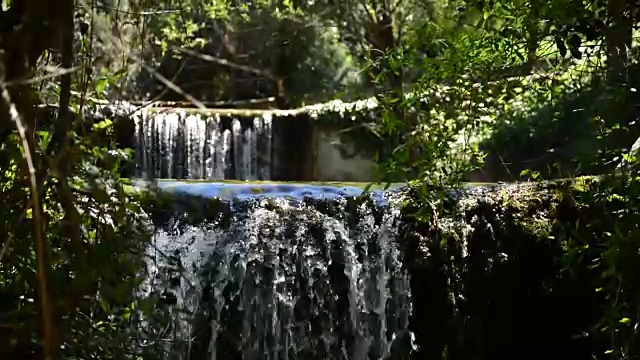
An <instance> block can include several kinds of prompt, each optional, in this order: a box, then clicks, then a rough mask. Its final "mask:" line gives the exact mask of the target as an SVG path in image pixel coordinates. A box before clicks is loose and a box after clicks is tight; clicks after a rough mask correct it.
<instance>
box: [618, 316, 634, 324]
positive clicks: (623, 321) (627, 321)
mask: <svg viewBox="0 0 640 360" xmlns="http://www.w3.org/2000/svg"><path fill="white" fill-rule="evenodd" d="M631 322H632V321H631V319H629V318H628V317H625V318H622V319H620V324H625V325H629V324H631Z"/></svg>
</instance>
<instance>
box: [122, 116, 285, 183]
mask: <svg viewBox="0 0 640 360" xmlns="http://www.w3.org/2000/svg"><path fill="white" fill-rule="evenodd" d="M133 118H134V121H135V134H134V136H135V164H136V171H135V175H136V177H140V178H164V179H167V178H170V179H209V180H223V179H237V180H269V179H271V169H272V161H271V159H272V142H273V139H272V127H271V123H272V121H271V116H270V114H269V113H266V114H265V115H263V116H261V117H256V118H254V119H253V120H252V121H251V122H249V123H248V124H244V126H243V123H242V122H241V121H240V120H239V119H236V118H234V119H232V120H231V121H230V123H229V124H227V122H223V121H222V119H221V118H220V116H219V115H217V114H215V115H213V114H209V115H201V114H187V113H186V112H185V111H171V112H156V111H139V112H137V113H135V114H134V117H133Z"/></svg>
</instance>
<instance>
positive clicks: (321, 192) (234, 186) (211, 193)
mask: <svg viewBox="0 0 640 360" xmlns="http://www.w3.org/2000/svg"><path fill="white" fill-rule="evenodd" d="M157 186H158V188H159V189H160V190H162V191H170V192H179V193H185V194H189V195H195V196H202V197H207V198H213V197H217V198H238V199H247V198H255V197H281V198H296V199H303V198H306V197H313V198H337V197H353V196H360V195H363V193H364V191H365V190H366V188H367V186H368V184H367V183H363V184H349V185H346V184H344V183H342V184H341V183H336V184H314V183H268V182H263V183H231V182H185V181H158V182H157ZM400 186H401V185H395V186H392V187H390V190H392V189H397V188H399V187H400ZM369 192H371V193H372V194H373V195H374V196H375V197H379V196H383V193H384V191H383V190H382V189H381V188H380V187H371V188H370V189H369Z"/></svg>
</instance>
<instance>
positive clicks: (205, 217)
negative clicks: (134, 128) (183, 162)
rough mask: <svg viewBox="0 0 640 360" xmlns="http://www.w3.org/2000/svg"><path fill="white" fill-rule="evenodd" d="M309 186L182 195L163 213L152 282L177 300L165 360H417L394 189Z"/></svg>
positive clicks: (148, 285) (172, 304) (154, 251)
mask: <svg viewBox="0 0 640 360" xmlns="http://www.w3.org/2000/svg"><path fill="white" fill-rule="evenodd" d="M187 187H188V186H187ZM290 187H291V186H290ZM306 188H307V189H309V188H313V187H310V186H307V187H306ZM318 188H321V187H318ZM311 191H312V192H314V191H315V194H314V195H312V196H304V197H301V196H289V197H287V196H280V195H279V196H277V197H270V196H269V194H268V193H267V194H264V193H263V194H259V195H248V196H245V197H244V198H242V197H236V198H235V199H234V200H228V201H227V200H221V199H210V198H209V199H207V198H204V197H201V198H194V197H193V195H188V194H179V196H177V197H176V199H183V200H184V201H182V200H178V201H173V202H172V205H171V209H166V210H163V211H164V212H163V213H162V216H160V218H159V219H158V220H157V221H156V231H155V240H154V242H155V244H154V246H153V247H152V248H151V249H150V254H149V255H150V259H151V260H150V262H149V266H150V269H151V272H150V273H149V275H148V277H147V281H146V282H145V286H146V290H148V291H151V292H156V293H161V294H162V297H163V298H165V299H170V301H168V302H167V303H169V305H168V306H169V308H168V310H167V311H168V312H169V313H170V314H171V316H170V318H171V321H170V323H169V324H168V325H167V329H166V331H165V332H164V335H163V336H165V337H166V336H167V334H170V336H169V338H170V341H168V342H167V345H166V354H167V356H166V359H172V360H173V359H181V360H186V359H193V360H200V359H217V360H227V359H229V360H231V359H242V360H258V359H265V360H285V359H291V360H296V359H305V360H312V359H317V360H332V359H335V360H338V359H341V360H368V359H406V358H408V354H409V353H410V352H411V351H412V350H414V345H413V334H412V333H411V332H410V331H409V317H410V315H411V311H412V309H411V307H412V305H411V292H410V285H409V280H410V279H409V274H408V271H407V269H406V268H405V266H404V265H403V258H402V256H403V255H402V254H403V253H402V249H401V245H400V244H398V242H397V241H396V240H397V232H398V222H399V218H400V217H399V210H398V206H396V204H395V202H394V201H393V198H392V197H389V196H386V195H385V196H382V195H380V194H378V195H377V196H373V195H372V196H369V197H368V198H364V197H354V196H345V194H347V193H349V191H345V190H344V189H342V190H339V189H337V190H336V191H334V192H332V191H328V190H327V189H326V188H322V189H319V191H318V189H315V190H314V189H312V190H311ZM256 193H257V192H256Z"/></svg>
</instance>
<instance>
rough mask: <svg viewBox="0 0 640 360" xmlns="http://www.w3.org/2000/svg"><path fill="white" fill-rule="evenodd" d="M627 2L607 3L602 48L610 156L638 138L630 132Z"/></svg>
mask: <svg viewBox="0 0 640 360" xmlns="http://www.w3.org/2000/svg"><path fill="white" fill-rule="evenodd" d="M629 7H630V5H629V4H627V1H626V0H609V1H608V3H607V25H608V26H607V29H606V31H605V45H606V49H607V82H606V84H607V93H608V95H609V111H608V114H607V115H608V118H607V119H606V126H607V128H608V129H611V130H612V131H611V133H610V134H609V135H608V136H607V138H606V140H605V149H606V150H607V151H608V152H611V151H613V154H615V153H617V152H619V151H620V150H622V149H621V148H624V147H627V148H628V147H630V146H631V144H632V143H633V141H634V139H635V138H637V137H638V134H637V133H638V130H635V129H631V128H629V125H628V124H629V121H630V119H631V116H632V112H631V107H630V106H629V85H628V81H629V77H628V68H629V51H630V49H631V36H632V30H633V23H632V21H631V17H630V16H629V14H630V12H628V10H631V9H630V8H629ZM606 160H609V159H606Z"/></svg>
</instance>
